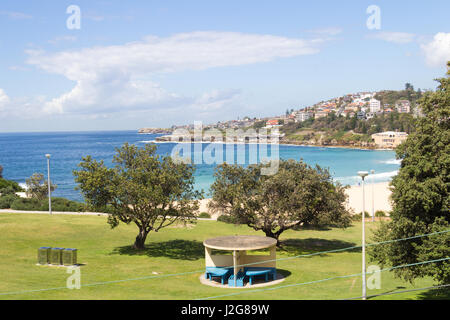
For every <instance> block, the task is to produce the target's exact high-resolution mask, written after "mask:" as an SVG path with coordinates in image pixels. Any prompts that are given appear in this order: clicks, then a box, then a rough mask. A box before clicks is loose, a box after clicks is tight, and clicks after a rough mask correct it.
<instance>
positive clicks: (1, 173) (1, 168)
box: [0, 165, 3, 178]
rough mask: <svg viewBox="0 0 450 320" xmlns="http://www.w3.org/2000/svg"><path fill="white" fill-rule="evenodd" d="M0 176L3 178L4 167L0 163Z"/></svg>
mask: <svg viewBox="0 0 450 320" xmlns="http://www.w3.org/2000/svg"><path fill="white" fill-rule="evenodd" d="M0 178H3V167H2V165H0Z"/></svg>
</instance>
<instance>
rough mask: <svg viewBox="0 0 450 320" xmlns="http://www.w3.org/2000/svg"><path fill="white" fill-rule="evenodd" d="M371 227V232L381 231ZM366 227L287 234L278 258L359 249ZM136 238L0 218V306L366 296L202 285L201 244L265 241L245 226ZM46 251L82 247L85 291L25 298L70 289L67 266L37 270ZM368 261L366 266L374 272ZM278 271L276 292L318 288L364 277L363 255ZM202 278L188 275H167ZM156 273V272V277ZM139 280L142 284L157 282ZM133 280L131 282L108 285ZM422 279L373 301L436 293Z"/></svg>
mask: <svg viewBox="0 0 450 320" xmlns="http://www.w3.org/2000/svg"><path fill="white" fill-rule="evenodd" d="M376 224H377V222H376V223H375V224H372V223H368V224H367V232H368V234H369V239H370V233H371V230H372V229H373V228H374V227H375V226H376ZM360 229H361V225H360V224H359V223H356V224H355V225H354V226H352V227H350V228H347V229H330V230H322V231H320V230H301V231H294V230H290V231H287V232H285V233H283V234H282V238H281V240H283V242H284V248H283V250H278V251H277V257H278V258H287V257H292V256H296V255H299V254H305V253H313V252H319V251H325V250H330V249H338V248H344V247H349V246H354V245H360V243H361V230H360ZM136 234H137V228H136V227H135V226H134V225H120V226H119V227H118V228H116V229H111V228H110V227H109V225H108V224H107V223H106V218H105V217H97V216H72V215H70V216H69V215H53V216H48V215H37V214H12V213H5V214H0V243H1V245H0V299H170V300H172V299H200V298H206V297H211V296H218V295H226V294H229V293H242V294H240V295H233V296H229V297H223V298H221V299H345V298H351V297H358V296H360V295H361V278H360V277H353V278H345V279H336V280H331V281H326V282H322V283H316V284H310V285H302V286H291V287H286V288H279V289H275V290H264V291H257V292H251V290H252V289H228V288H213V287H209V286H205V285H202V284H200V281H199V277H200V275H201V270H203V269H204V248H203V245H202V242H203V240H205V239H207V238H211V237H215V236H220V235H235V234H248V235H263V233H262V232H255V231H253V230H251V229H249V228H248V227H245V226H234V225H230V224H225V223H222V222H216V221H198V222H197V223H196V224H194V225H190V226H187V227H184V226H181V225H180V226H175V227H171V228H166V229H163V230H161V231H160V232H158V233H151V234H150V235H149V237H148V239H147V249H146V250H145V251H144V252H136V251H134V250H133V249H131V244H132V243H133V240H134V238H135V236H136ZM41 246H51V247H66V248H77V249H78V250H79V251H78V262H79V263H81V264H83V266H82V267H81V284H82V287H81V289H79V290H77V289H73V290H69V289H66V288H63V289H57V290H48V291H35V292H22V293H16V294H8V295H4V294H2V293H7V292H21V291H28V290H39V289H48V288H60V287H65V285H66V279H67V277H68V276H69V274H67V273H66V268H64V267H48V266H38V265H36V262H37V248H39V247H41ZM369 264H370V262H369V263H368V265H369ZM277 267H278V268H279V269H281V270H283V272H284V273H285V274H286V275H287V278H286V280H285V281H284V282H283V283H281V284H279V285H275V286H273V287H267V288H270V289H274V288H276V287H277V286H285V285H291V284H296V283H302V282H308V281H314V280H319V279H324V278H330V277H335V276H341V275H348V274H355V273H360V272H361V252H360V250H353V251H345V252H339V253H330V254H323V255H316V256H312V257H306V258H295V259H287V260H281V261H279V262H278V263H277ZM191 271H199V272H198V273H191V274H186V275H178V276H169V277H161V276H164V275H169V274H177V273H183V272H191ZM153 272H157V273H158V275H157V276H156V277H155V276H154V274H153ZM152 276H153V278H148V279H139V278H142V277H152ZM125 279H134V280H128V281H120V282H111V283H106V284H99V283H102V282H109V281H116V280H125ZM432 285H433V282H432V280H431V279H420V280H418V281H416V283H415V286H412V285H411V284H409V283H405V282H404V281H401V280H399V279H396V278H394V277H393V275H392V274H391V273H390V272H383V273H382V276H381V289H379V290H368V295H371V294H380V293H386V292H395V291H401V290H406V289H412V288H422V287H427V286H432ZM433 297H435V294H434V291H433V292H432V291H416V292H408V293H401V294H396V295H387V296H382V297H378V299H424V298H433Z"/></svg>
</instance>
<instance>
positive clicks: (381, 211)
mask: <svg viewBox="0 0 450 320" xmlns="http://www.w3.org/2000/svg"><path fill="white" fill-rule="evenodd" d="M386 216H387V215H386V212H384V211H383V210H377V211H375V217H386Z"/></svg>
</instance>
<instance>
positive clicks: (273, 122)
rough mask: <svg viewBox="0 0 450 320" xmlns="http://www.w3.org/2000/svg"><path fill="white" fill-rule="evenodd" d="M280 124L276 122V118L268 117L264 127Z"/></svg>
mask: <svg viewBox="0 0 450 320" xmlns="http://www.w3.org/2000/svg"><path fill="white" fill-rule="evenodd" d="M279 126H280V125H279V124H278V119H270V120H267V122H266V127H267V128H273V127H279Z"/></svg>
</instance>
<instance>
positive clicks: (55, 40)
mask: <svg viewBox="0 0 450 320" xmlns="http://www.w3.org/2000/svg"><path fill="white" fill-rule="evenodd" d="M76 40H77V37H76V36H61V37H56V38H53V39H51V40H48V41H47V42H48V43H50V44H57V43H59V42H65V41H69V42H74V41H76Z"/></svg>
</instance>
